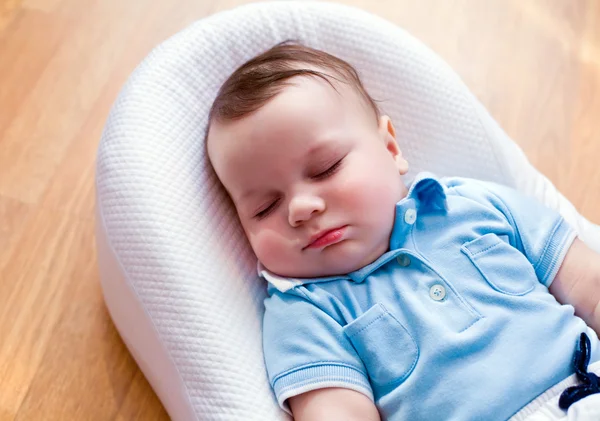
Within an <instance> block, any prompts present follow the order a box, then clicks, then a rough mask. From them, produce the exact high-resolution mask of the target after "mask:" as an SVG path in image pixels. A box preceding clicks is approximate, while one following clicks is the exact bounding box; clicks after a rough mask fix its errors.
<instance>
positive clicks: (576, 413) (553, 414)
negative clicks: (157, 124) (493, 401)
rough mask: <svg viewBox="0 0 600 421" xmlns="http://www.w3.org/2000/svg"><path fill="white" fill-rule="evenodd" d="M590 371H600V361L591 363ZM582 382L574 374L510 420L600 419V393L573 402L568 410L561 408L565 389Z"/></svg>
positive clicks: (575, 420)
mask: <svg viewBox="0 0 600 421" xmlns="http://www.w3.org/2000/svg"><path fill="white" fill-rule="evenodd" d="M588 371H589V372H590V373H596V374H599V373H600V362H598V361H597V362H595V363H593V364H590V366H589V367H588ZM579 384H581V383H580V381H579V379H578V378H577V375H575V374H573V375H571V376H569V377H567V378H566V379H564V380H563V381H561V382H559V383H558V384H556V385H554V386H553V387H551V388H550V389H548V390H547V391H546V392H544V393H543V394H541V395H540V396H538V397H537V398H536V399H535V400H533V401H532V402H530V403H529V405H527V406H526V407H525V408H523V409H521V410H520V411H519V412H518V413H516V414H515V415H514V416H513V417H511V419H510V421H598V420H600V394H595V395H590V396H588V397H587V398H584V399H581V400H580V401H577V402H575V403H574V404H572V405H571V406H570V407H569V409H568V410H567V411H565V410H563V409H560V407H559V406H558V400H559V399H560V395H561V394H562V393H563V392H564V390H565V389H566V388H568V387H571V386H576V385H579Z"/></svg>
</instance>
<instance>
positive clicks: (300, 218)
mask: <svg viewBox="0 0 600 421" xmlns="http://www.w3.org/2000/svg"><path fill="white" fill-rule="evenodd" d="M324 210H325V201H324V200H323V199H322V198H320V197H318V196H314V195H297V196H294V197H293V198H292V200H290V205H289V212H288V214H289V223H290V225H291V226H293V227H297V226H298V225H300V224H302V223H303V222H305V221H308V220H309V219H310V218H311V217H312V216H313V215H314V214H319V213H321V212H323V211H324Z"/></svg>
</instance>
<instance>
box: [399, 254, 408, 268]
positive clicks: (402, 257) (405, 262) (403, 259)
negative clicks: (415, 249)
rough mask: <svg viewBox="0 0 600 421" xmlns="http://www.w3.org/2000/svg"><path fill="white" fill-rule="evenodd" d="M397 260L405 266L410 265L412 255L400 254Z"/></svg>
mask: <svg viewBox="0 0 600 421" xmlns="http://www.w3.org/2000/svg"><path fill="white" fill-rule="evenodd" d="M396 260H397V261H398V264H399V265H400V266H402V267H403V268H405V267H407V266H408V265H410V257H408V255H406V254H401V255H400V256H398V257H396Z"/></svg>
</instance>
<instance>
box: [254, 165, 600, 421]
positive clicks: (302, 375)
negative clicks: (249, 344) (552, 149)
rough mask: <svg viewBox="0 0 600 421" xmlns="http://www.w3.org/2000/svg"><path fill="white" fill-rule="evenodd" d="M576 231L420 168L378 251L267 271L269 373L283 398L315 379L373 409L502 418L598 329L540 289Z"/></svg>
mask: <svg viewBox="0 0 600 421" xmlns="http://www.w3.org/2000/svg"><path fill="white" fill-rule="evenodd" d="M574 238H575V232H574V231H573V229H572V228H571V227H570V226H569V225H568V224H567V223H566V222H565V221H564V220H563V219H562V218H561V217H560V216H559V215H558V214H557V213H556V212H554V211H552V210H550V209H548V208H546V207H544V206H542V205H541V204H539V203H538V202H537V201H535V200H533V199H531V198H529V197H525V196H523V195H521V194H519V193H518V192H516V191H514V190H511V189H509V188H507V187H504V186H501V185H497V184H492V183H486V182H481V181H476V180H468V179H461V178H449V179H444V180H442V181H440V180H438V179H436V178H435V177H433V176H431V175H428V174H420V175H419V176H418V177H417V178H416V180H415V182H414V183H413V184H412V186H411V188H410V189H409V192H408V195H407V196H406V197H405V198H404V199H402V200H401V201H400V202H398V203H397V204H396V217H395V222H394V227H393V231H392V235H391V238H390V246H389V250H388V251H387V252H386V253H385V254H383V255H382V256H381V257H379V258H378V259H377V260H376V261H375V262H373V263H371V264H369V265H367V266H365V267H363V268H361V269H359V270H357V271H355V272H352V273H348V274H343V275H340V276H330V277H322V278H315V279H306V278H302V279H290V278H282V277H279V276H276V275H275V274H271V273H269V272H268V271H267V270H265V269H264V268H262V266H261V265H260V264H259V272H260V274H261V275H262V276H263V277H265V278H266V279H267V281H268V284H269V285H268V297H267V298H266V299H265V315H264V325H263V332H264V338H263V346H264V355H265V361H266V366H267V371H268V375H269V380H270V383H271V386H272V387H273V390H274V391H275V394H276V396H277V400H278V402H279V404H280V405H281V407H282V408H283V409H285V410H286V411H289V408H288V407H287V404H286V402H285V401H286V399H288V398H290V397H291V396H295V395H298V394H301V393H304V392H308V391H310V390H315V389H320V388H324V387H344V388H348V389H353V390H356V391H359V392H361V393H363V394H365V395H367V396H368V397H370V398H371V399H372V400H373V401H374V402H375V404H376V405H377V407H378V408H379V411H380V413H381V416H382V417H383V419H387V420H390V421H395V420H421V421H423V420H435V421H438V420H456V421H459V420H485V421H492V420H506V419H508V418H509V417H510V416H512V415H513V414H515V413H516V412H517V411H518V410H519V409H521V408H522V407H524V406H525V405H527V403H529V402H530V401H531V400H533V399H534V398H536V397H537V396H538V395H540V394H541V393H543V392H544V391H545V390H546V389H548V388H550V387H551V386H553V385H554V384H555V383H557V382H559V381H561V380H563V379H564V378H565V377H567V376H569V375H571V374H572V373H573V369H572V359H573V354H574V350H575V346H576V343H577V340H578V337H579V335H580V333H581V332H586V333H587V335H588V336H589V337H590V338H591V341H592V361H596V360H598V359H599V351H598V349H599V348H598V338H597V336H596V333H595V332H594V331H593V330H592V329H590V328H588V327H587V326H586V324H585V323H584V322H583V321H582V320H581V319H580V318H578V317H576V316H575V315H574V309H573V307H572V306H569V305H560V304H559V303H558V302H557V301H556V300H555V298H554V296H552V295H551V294H550V293H549V292H548V288H547V287H548V286H549V285H550V284H551V282H552V280H553V279H554V277H555V275H556V273H557V272H558V269H559V267H560V265H561V263H562V261H563V259H564V256H565V254H566V253H567V250H568V248H569V247H570V245H571V243H572V241H573V239H574Z"/></svg>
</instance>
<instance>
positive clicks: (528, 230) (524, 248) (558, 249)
mask: <svg viewBox="0 0 600 421" xmlns="http://www.w3.org/2000/svg"><path fill="white" fill-rule="evenodd" d="M459 184H461V185H458V186H456V190H457V192H458V193H459V194H460V195H461V196H465V197H470V198H472V199H474V200H477V201H480V202H484V203H485V204H488V205H490V206H493V207H494V208H496V209H497V210H498V211H499V212H501V213H502V214H503V216H504V217H505V218H506V220H507V222H508V223H509V224H510V225H511V227H512V229H513V230H514V232H515V238H516V244H514V246H515V247H516V248H517V249H518V250H519V251H521V252H522V253H523V254H524V255H525V257H526V258H527V260H529V262H530V263H531V265H532V266H533V268H534V269H535V273H536V275H537V278H538V279H539V281H540V282H541V283H542V284H544V285H545V286H547V287H549V286H550V284H551V283H552V281H553V280H554V278H555V276H556V273H557V272H558V270H559V269H560V265H561V264H562V262H563V260H564V258H565V255H566V254H567V251H568V250H569V247H570V246H571V244H572V242H573V240H574V239H575V237H576V232H575V230H574V229H573V228H572V227H571V226H570V225H569V224H568V223H567V222H566V221H565V220H564V219H563V217H562V216H561V215H560V214H559V213H558V212H557V211H555V210H553V209H550V208H548V207H547V206H545V205H543V204H542V203H540V202H539V201H538V200H536V199H535V198H533V197H530V196H527V195H525V194H523V193H521V192H519V191H517V190H515V189H511V188H509V187H506V186H503V185H500V184H495V183H490V182H482V181H474V180H473V181H471V183H469V182H466V183H464V184H463V183H459Z"/></svg>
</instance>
